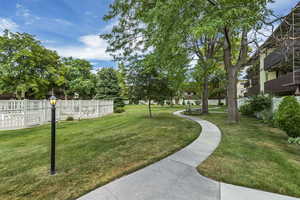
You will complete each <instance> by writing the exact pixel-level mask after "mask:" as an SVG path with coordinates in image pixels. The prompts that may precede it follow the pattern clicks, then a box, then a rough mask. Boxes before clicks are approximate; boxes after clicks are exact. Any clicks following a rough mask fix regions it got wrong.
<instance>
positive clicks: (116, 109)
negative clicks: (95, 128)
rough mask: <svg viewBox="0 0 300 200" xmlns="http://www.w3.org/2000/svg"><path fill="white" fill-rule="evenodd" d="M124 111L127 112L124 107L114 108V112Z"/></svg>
mask: <svg viewBox="0 0 300 200" xmlns="http://www.w3.org/2000/svg"><path fill="white" fill-rule="evenodd" d="M122 112H125V109H124V108H115V109H114V113H122Z"/></svg>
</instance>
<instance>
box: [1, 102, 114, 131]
mask: <svg viewBox="0 0 300 200" xmlns="http://www.w3.org/2000/svg"><path fill="white" fill-rule="evenodd" d="M50 109H51V107H50V104H49V101H48V100H0V130H9V129H19V128H28V127H32V126H35V125H40V124H44V123H47V122H49V121H50V114H51V113H50V112H51V110H50ZM56 109H57V111H56V117H57V120H65V119H67V117H73V118H74V119H87V118H97V117H102V116H104V115H107V114H111V113H113V101H112V100H58V101H57V105H56Z"/></svg>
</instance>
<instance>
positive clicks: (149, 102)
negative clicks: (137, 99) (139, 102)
mask: <svg viewBox="0 0 300 200" xmlns="http://www.w3.org/2000/svg"><path fill="white" fill-rule="evenodd" d="M148 110H149V117H150V118H152V111H151V99H149V100H148Z"/></svg>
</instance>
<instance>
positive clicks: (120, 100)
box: [114, 97, 125, 108]
mask: <svg viewBox="0 0 300 200" xmlns="http://www.w3.org/2000/svg"><path fill="white" fill-rule="evenodd" d="M124 106H125V103H124V101H123V98H122V97H116V98H115V99H114V108H123V107H124Z"/></svg>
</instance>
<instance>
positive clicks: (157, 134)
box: [0, 106, 201, 200]
mask: <svg viewBox="0 0 300 200" xmlns="http://www.w3.org/2000/svg"><path fill="white" fill-rule="evenodd" d="M178 109H182V107H174V108H167V107H164V108H160V107H154V118H153V119H149V118H148V117H147V110H146V107H145V106H130V107H128V108H126V112H125V113H122V114H112V115H109V116H106V117H104V118H99V119H92V120H82V121H74V122H62V123H59V124H58V129H57V175H55V176H50V175H49V144H50V126H49V125H44V126H40V127H35V128H31V129H23V130H16V131H2V132H0V179H1V181H0V199H1V200H16V199H20V200H29V199H30V200H33V199H34V200H39V199H40V200H50V199H51V200H54V199H57V200H66V199H75V198H77V197H79V196H81V195H83V194H85V193H87V192H88V191H90V190H93V189H94V188H96V187H98V186H101V185H104V184H105V183H107V182H109V181H111V180H113V179H115V178H117V177H120V176H122V175H124V174H127V173H130V172H132V171H135V170H137V169H139V168H141V167H144V166H146V165H148V164H150V163H153V162H155V161H157V160H159V159H162V158H163V157H166V156H167V155H169V154H171V153H173V152H175V151H177V150H179V149H181V148H183V147H184V146H186V145H187V144H189V143H190V142H192V141H193V140H194V139H195V138H196V137H197V136H198V134H199V132H200V129H201V128H200V126H198V125H197V124H196V123H195V122H192V121H189V120H185V119H182V118H179V117H176V116H174V115H172V114H171V113H172V112H173V111H175V110H178ZM145 181H147V180H145Z"/></svg>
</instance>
